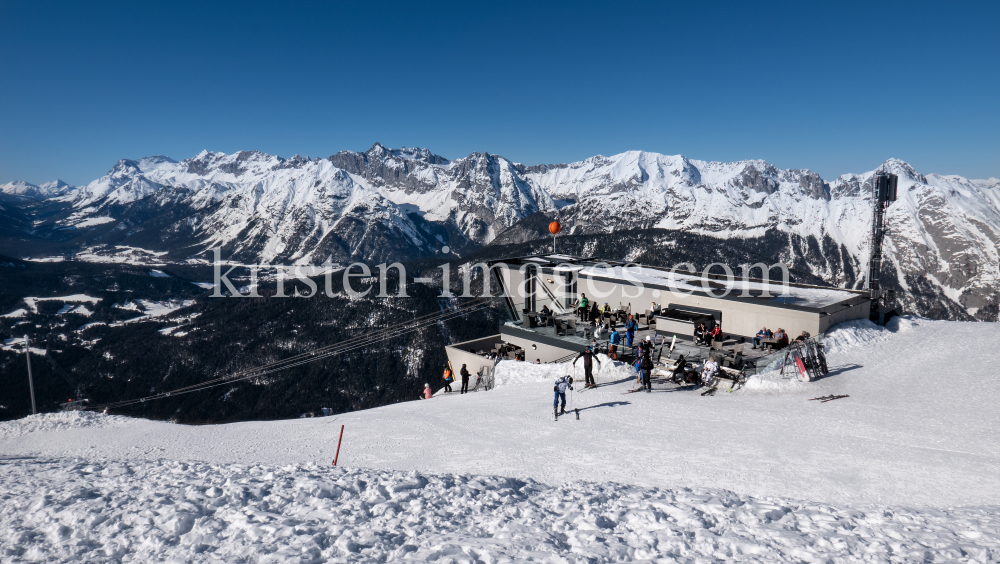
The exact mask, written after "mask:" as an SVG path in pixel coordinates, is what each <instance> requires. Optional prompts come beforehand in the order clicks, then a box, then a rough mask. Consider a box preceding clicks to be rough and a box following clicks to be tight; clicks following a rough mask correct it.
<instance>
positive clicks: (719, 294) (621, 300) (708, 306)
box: [447, 254, 872, 373]
mask: <svg viewBox="0 0 1000 564" xmlns="http://www.w3.org/2000/svg"><path fill="white" fill-rule="evenodd" d="M487 265H488V266H489V267H490V271H491V273H492V275H491V276H490V278H491V279H492V281H493V284H494V291H495V290H496V286H497V285H499V286H500V290H501V291H502V299H503V300H504V302H505V305H504V307H503V308H502V309H503V311H504V317H502V318H501V321H500V327H499V328H498V329H499V330H498V333H497V334H495V335H491V336H490V337H486V338H482V339H477V340H475V341H468V342H465V343H456V344H454V345H451V346H448V347H447V354H448V359H449V361H451V363H452V365H453V366H455V367H459V366H461V365H462V364H466V365H467V367H468V369H469V371H470V372H472V373H475V372H476V371H478V370H480V369H481V368H482V367H485V366H492V364H493V362H492V361H491V360H489V359H488V358H485V357H484V356H483V353H486V354H487V356H488V355H489V353H490V352H492V351H494V350H501V349H503V350H509V349H511V348H512V349H514V350H517V351H520V353H519V354H520V355H521V356H522V358H523V360H526V361H528V362H536V361H538V362H543V363H547V362H555V361H562V360H565V359H567V358H571V357H572V356H575V355H576V354H577V353H579V352H580V351H581V350H583V348H584V347H587V346H591V345H592V344H594V341H595V340H596V341H597V344H598V345H599V346H600V345H601V344H602V342H603V344H605V346H606V343H607V340H608V332H607V331H605V332H604V333H603V334H602V335H600V336H598V335H595V333H594V330H595V327H594V325H593V324H592V323H590V322H582V321H580V320H579V319H578V316H577V312H576V311H575V308H574V307H573V306H574V304H575V303H576V301H577V300H578V299H579V298H580V295H581V293H584V294H586V297H587V299H588V300H589V301H590V303H591V304H593V303H595V302H596V303H597V304H598V307H601V308H603V306H604V304H605V303H606V304H608V306H609V308H610V310H611V313H610V314H609V315H602V316H601V319H602V320H603V321H605V322H607V323H608V324H609V325H611V326H613V327H615V326H616V327H618V328H619V330H621V327H622V325H624V323H625V321H626V320H627V319H628V316H629V315H633V316H634V318H635V320H636V321H637V322H638V324H639V332H638V334H637V336H636V338H637V339H639V338H642V337H644V336H645V335H648V334H654V335H657V336H658V337H660V338H663V337H665V338H667V339H670V338H672V337H674V336H676V337H677V342H678V343H683V344H685V345H687V346H689V347H690V346H691V345H692V344H693V334H694V330H695V327H696V326H697V325H698V324H700V323H706V325H707V326H708V327H709V328H711V326H713V325H714V324H718V325H720V326H721V329H722V331H723V333H724V335H725V337H724V339H723V341H722V342H718V343H716V345H715V348H716V349H717V350H719V351H720V352H721V351H724V350H726V349H729V350H733V349H735V348H736V347H739V349H738V351H739V353H740V354H749V353H751V339H752V338H753V336H754V335H755V334H756V333H757V331H758V330H760V328H761V327H765V326H766V327H767V328H768V329H771V330H776V329H777V328H779V327H780V328H783V329H784V330H785V332H786V333H787V334H788V335H789V336H790V338H792V339H794V338H795V337H796V336H797V335H799V334H800V333H801V332H802V331H807V332H808V333H809V334H810V335H818V334H820V333H825V332H826V331H827V330H828V329H829V328H830V327H832V326H833V325H836V324H838V323H841V322H844V321H848V320H852V319H868V318H869V313H870V306H871V303H872V302H871V297H870V293H869V292H868V291H856V290H845V289H840V288H828V287H821V286H810V285H805V284H793V283H787V284H786V283H783V281H780V280H779V281H775V280H770V281H767V280H764V279H752V278H751V279H744V278H730V277H727V276H725V275H715V274H708V275H706V274H703V273H697V272H688V271H680V270H671V269H666V268H658V267H652V266H644V265H636V264H626V263H623V262H615V261H601V260H599V259H595V258H579V257H571V256H567V255H560V254H550V255H536V256H527V257H517V258H508V259H500V260H496V261H492V262H489V263H487ZM772 272H774V271H772ZM654 304H655V305H654ZM543 308H547V309H548V310H549V311H550V312H551V315H548V316H542V315H541V314H540V312H542V311H543ZM743 344H745V345H746V346H745V347H743V346H741V345H743ZM723 347H725V348H723Z"/></svg>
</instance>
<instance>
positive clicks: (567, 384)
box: [552, 374, 573, 417]
mask: <svg viewBox="0 0 1000 564" xmlns="http://www.w3.org/2000/svg"><path fill="white" fill-rule="evenodd" d="M567 388H568V389H570V390H572V389H573V377H572V376H570V375H568V374H567V375H566V376H563V377H562V378H560V379H558V380H556V385H555V387H553V388H552V391H554V392H555V397H554V398H553V399H552V412H553V414H555V416H556V417H559V416H560V415H564V414H565V413H566V389H567ZM559 400H562V413H560V412H559Z"/></svg>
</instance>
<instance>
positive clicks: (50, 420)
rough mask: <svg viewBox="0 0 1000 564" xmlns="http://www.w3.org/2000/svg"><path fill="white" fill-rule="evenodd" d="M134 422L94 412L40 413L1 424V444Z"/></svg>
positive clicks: (128, 418)
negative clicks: (23, 437) (47, 433)
mask: <svg viewBox="0 0 1000 564" xmlns="http://www.w3.org/2000/svg"><path fill="white" fill-rule="evenodd" d="M133 421H134V420H133V419H132V418H130V417H122V416H120V415H104V414H101V413H94V412H92V411H60V412H56V413H39V414H38V415H29V416H27V417H24V418H22V419H16V420H14V421H3V422H0V442H3V441H7V440H10V439H13V438H14V437H17V436H20V435H25V434H28V433H36V432H44V431H64V430H66V429H82V428H85V427H124V426H127V425H130V424H131V422H133Z"/></svg>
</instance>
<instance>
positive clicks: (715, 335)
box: [706, 323, 722, 347]
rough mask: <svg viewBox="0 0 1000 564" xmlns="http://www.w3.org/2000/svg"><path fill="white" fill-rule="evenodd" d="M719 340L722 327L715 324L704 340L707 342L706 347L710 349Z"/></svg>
mask: <svg viewBox="0 0 1000 564" xmlns="http://www.w3.org/2000/svg"><path fill="white" fill-rule="evenodd" d="M721 338H722V326H721V325H719V324H718V323H716V324H715V327H713V328H712V331H710V332H709V334H708V337H707V338H706V340H707V341H708V346H709V347H711V346H712V343H713V342H714V341H716V340H717V339H721Z"/></svg>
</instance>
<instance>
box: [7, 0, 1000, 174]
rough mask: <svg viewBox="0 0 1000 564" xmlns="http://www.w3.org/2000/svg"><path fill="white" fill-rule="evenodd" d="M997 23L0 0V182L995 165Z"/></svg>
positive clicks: (714, 9)
mask: <svg viewBox="0 0 1000 564" xmlns="http://www.w3.org/2000/svg"><path fill="white" fill-rule="evenodd" d="M998 30H1000V2H995V1H993V2H984V3H978V4H977V3H975V2H960V3H940V4H922V3H915V2H898V3H875V2H859V3H850V2H837V3H826V4H825V5H821V4H820V3H815V2H790V3H779V2H733V3H726V2H688V3H677V4H672V3H666V2H658V3H649V4H644V3H607V4H597V3H586V2H572V3H566V4H561V5H556V4H542V3H537V2H535V3H523V4H521V3H489V2H471V3H461V4H458V3H455V4H424V3H417V2H407V3H393V2H377V3H376V2H372V3H368V2H352V3H344V4H339V3H332V2H320V3H308V2H292V3H287V4H286V3H278V2H266V3H265V2H241V3H231V4H226V3H216V2H198V3H182V2H170V3H157V2H145V1H144V2H121V3H102V2H78V3H75V4H69V3H48V2H16V3H15V2H10V1H7V0H0V182H7V181H10V180H15V179H21V180H27V181H29V182H34V183H39V182H44V181H47V180H51V179H54V178H61V179H63V180H66V181H68V182H70V183H71V184H81V183H86V182H89V181H90V180H92V179H94V178H97V177H99V176H100V175H102V174H103V173H105V172H106V171H107V170H108V169H110V168H111V167H112V166H113V165H114V163H115V161H117V160H118V159H120V158H139V157H142V156H146V155H154V154H164V155H168V156H171V157H173V158H176V159H183V158H187V157H191V156H193V155H195V154H197V153H198V152H199V151H201V150H202V149H208V150H213V151H223V152H226V153H230V152H235V151H238V150H242V149H257V150H260V151H265V152H268V153H272V154H277V155H281V156H284V157H290V156H292V155H294V154H301V155H309V156H312V157H325V156H328V155H330V154H332V153H334V152H337V151H340V150H344V149H351V150H364V149H367V148H368V147H370V146H371V145H372V144H373V143H374V142H376V141H379V142H381V143H382V144H384V145H386V146H389V147H399V146H403V145H405V146H419V147H427V148H429V149H431V150H432V151H434V152H435V153H438V154H441V155H444V156H445V157H448V158H451V159H454V158H460V157H463V156H466V155H468V154H469V153H470V152H472V151H488V152H490V153H496V154H501V155H504V156H505V157H507V158H509V159H511V160H514V161H518V162H523V163H527V164H537V163H554V162H567V161H575V160H580V159H584V158H587V157H589V156H592V155H595V154H604V155H611V154H615V153H619V152H622V151H627V150H632V149H640V150H646V151H656V152H660V153H667V154H683V155H685V156H688V157H691V158H696V159H702V160H718V161H732V160H741V159H758V158H759V159H764V160H767V161H769V162H771V163H773V164H775V165H777V166H779V167H782V168H809V169H812V170H815V171H816V172H818V173H820V174H821V175H822V176H823V177H824V178H826V179H832V178H834V177H836V176H837V175H839V174H843V173H847V172H864V171H867V170H871V169H873V168H874V167H876V166H877V165H878V164H879V163H881V162H882V161H884V160H885V159H887V158H889V157H897V158H901V159H903V160H906V161H908V162H910V163H911V164H913V165H914V166H915V167H916V168H917V170H919V171H921V172H924V173H929V172H937V173H940V174H960V175H963V176H966V177H972V178H985V177H989V176H997V177H1000V102H998V100H1000V32H998Z"/></svg>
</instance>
